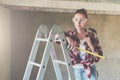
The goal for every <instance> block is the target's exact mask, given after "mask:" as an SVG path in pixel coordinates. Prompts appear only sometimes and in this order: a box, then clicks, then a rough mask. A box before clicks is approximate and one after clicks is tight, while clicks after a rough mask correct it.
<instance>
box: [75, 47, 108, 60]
mask: <svg viewBox="0 0 120 80" xmlns="http://www.w3.org/2000/svg"><path fill="white" fill-rule="evenodd" d="M77 49H78V50H82V51H84V52H86V53H88V54H91V55H93V56H96V57H99V58H101V59H106V57H104V56H101V55H98V54H96V53H93V52H90V51H87V50H85V49H82V48H78V47H77Z"/></svg>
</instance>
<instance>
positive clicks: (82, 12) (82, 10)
mask: <svg viewBox="0 0 120 80" xmlns="http://www.w3.org/2000/svg"><path fill="white" fill-rule="evenodd" d="M77 13H80V14H83V15H84V16H85V18H87V19H88V15H87V11H86V10H85V9H84V8H83V9H77V10H76V12H75V13H74V14H77Z"/></svg>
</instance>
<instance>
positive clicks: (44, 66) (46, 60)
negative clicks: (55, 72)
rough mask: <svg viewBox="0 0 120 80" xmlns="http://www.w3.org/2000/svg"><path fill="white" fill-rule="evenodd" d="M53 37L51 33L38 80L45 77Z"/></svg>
mask: <svg viewBox="0 0 120 80" xmlns="http://www.w3.org/2000/svg"><path fill="white" fill-rule="evenodd" d="M53 37H54V36H53V35H52V34H50V36H49V38H48V42H47V44H46V47H45V50H44V54H43V58H42V61H41V67H40V68H39V71H38V75H37V78H36V80H43V78H44V74H45V71H46V67H47V63H48V60H49V58H50V52H51V45H52V44H53V40H52V39H53Z"/></svg>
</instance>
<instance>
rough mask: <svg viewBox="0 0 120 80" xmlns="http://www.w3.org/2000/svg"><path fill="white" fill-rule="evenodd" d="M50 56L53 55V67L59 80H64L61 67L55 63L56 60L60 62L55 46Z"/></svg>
mask: <svg viewBox="0 0 120 80" xmlns="http://www.w3.org/2000/svg"><path fill="white" fill-rule="evenodd" d="M50 55H51V59H52V62H53V67H54V70H55V74H56V78H57V80H63V77H62V73H61V69H60V66H59V64H58V63H56V62H54V60H58V59H57V56H56V52H55V48H54V46H53V45H52V52H51V53H50Z"/></svg>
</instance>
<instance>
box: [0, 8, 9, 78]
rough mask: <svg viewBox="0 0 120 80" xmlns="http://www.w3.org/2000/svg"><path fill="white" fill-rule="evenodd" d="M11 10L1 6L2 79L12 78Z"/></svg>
mask: <svg viewBox="0 0 120 80" xmlns="http://www.w3.org/2000/svg"><path fill="white" fill-rule="evenodd" d="M10 35H11V33H10V10H8V9H6V8H4V7H2V6H0V80H10Z"/></svg>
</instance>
